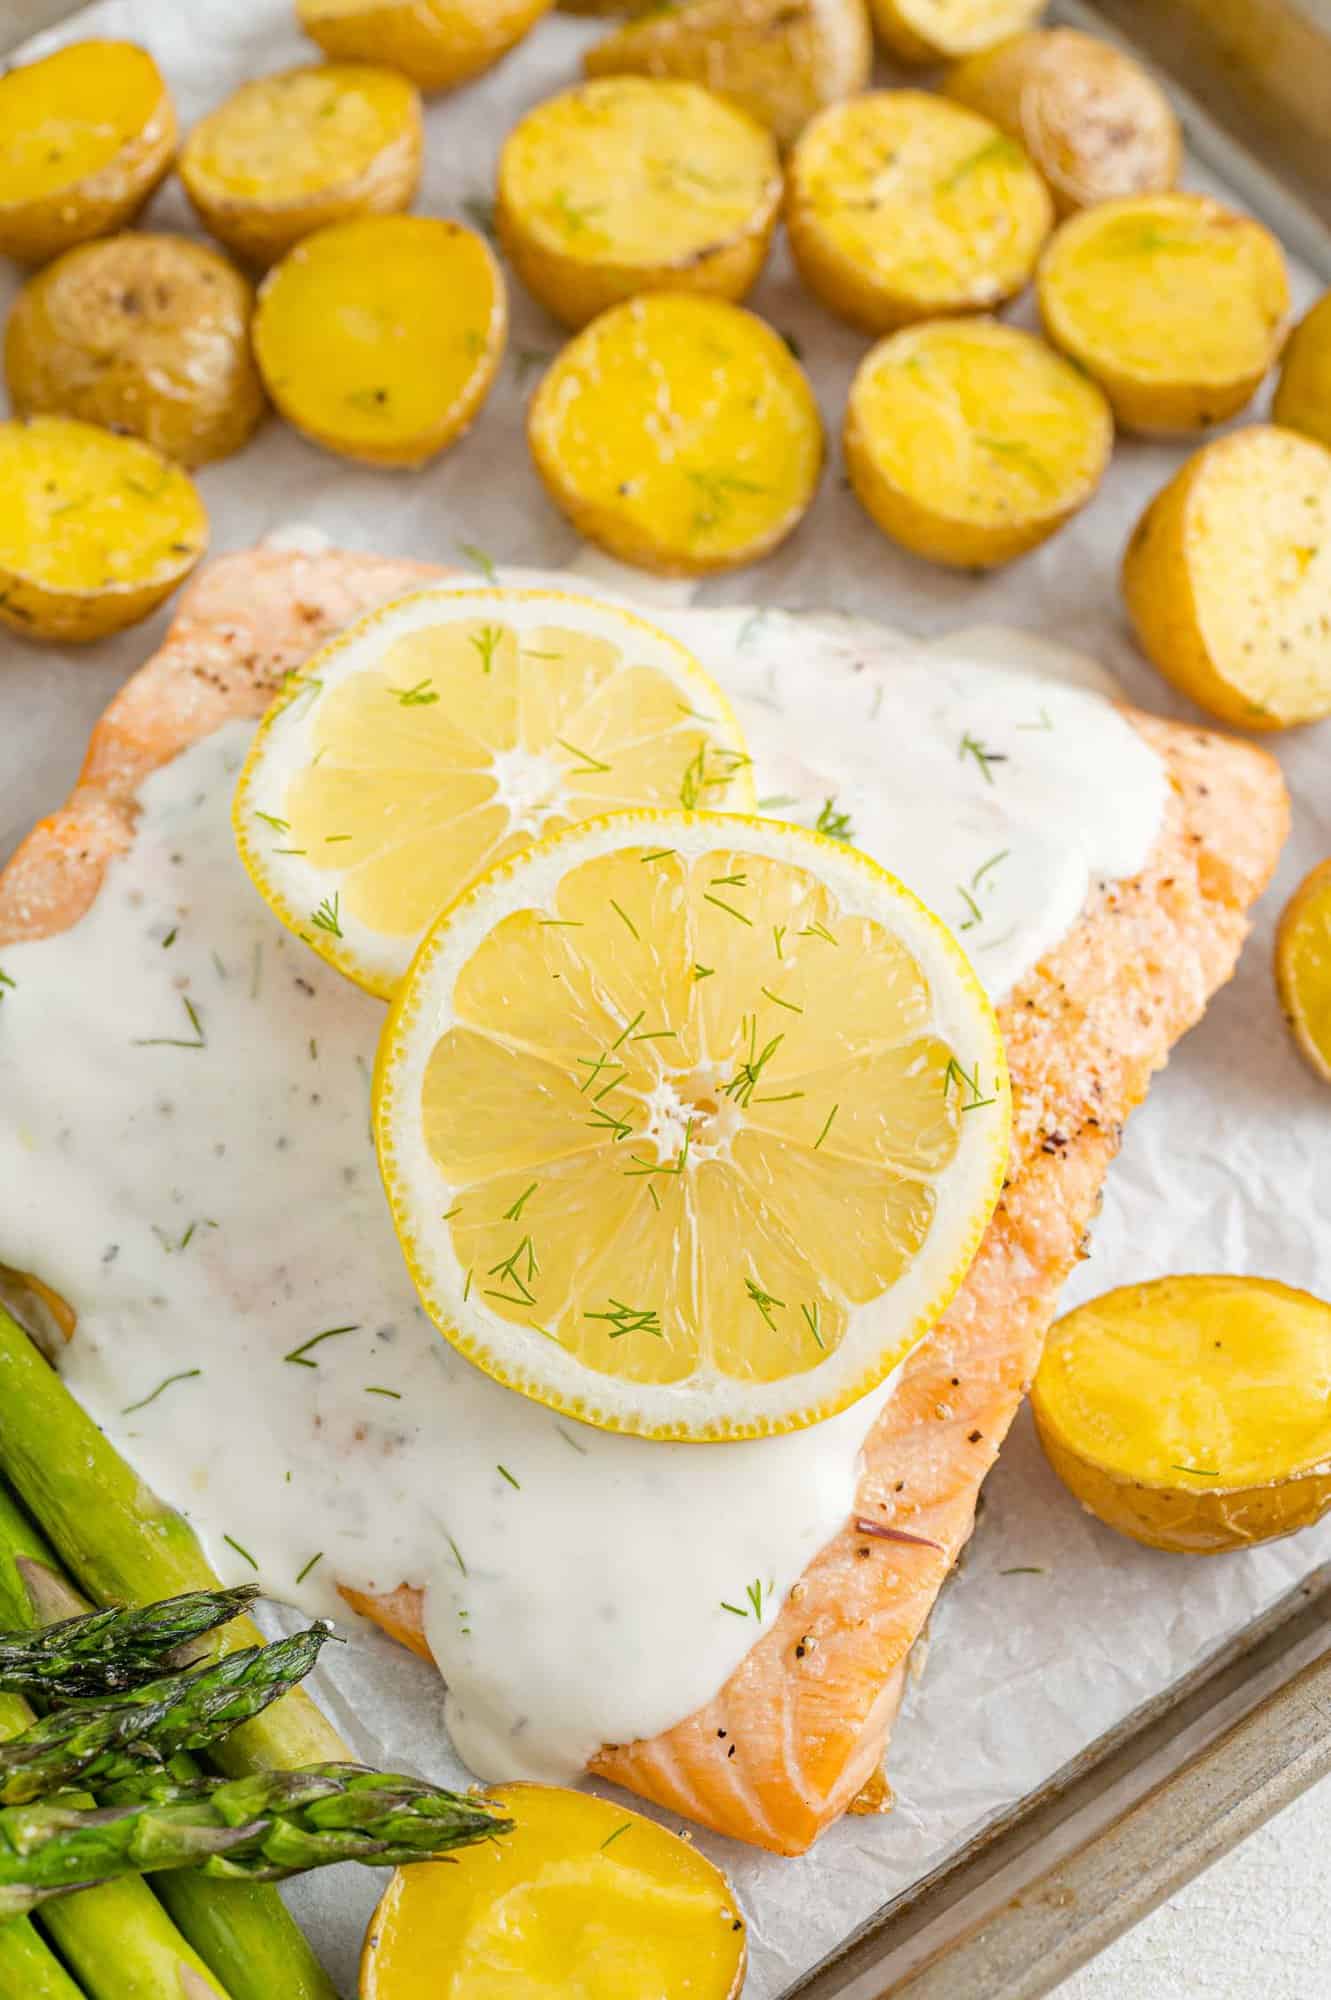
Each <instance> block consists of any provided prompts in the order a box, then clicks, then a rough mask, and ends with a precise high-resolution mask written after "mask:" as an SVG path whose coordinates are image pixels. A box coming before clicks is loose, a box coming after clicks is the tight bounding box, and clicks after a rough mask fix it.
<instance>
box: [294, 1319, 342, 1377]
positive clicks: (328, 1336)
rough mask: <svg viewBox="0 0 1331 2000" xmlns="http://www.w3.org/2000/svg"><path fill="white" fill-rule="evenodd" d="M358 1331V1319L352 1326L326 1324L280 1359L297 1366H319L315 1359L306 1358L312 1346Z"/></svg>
mask: <svg viewBox="0 0 1331 2000" xmlns="http://www.w3.org/2000/svg"><path fill="white" fill-rule="evenodd" d="M359 1332H360V1322H359V1320H358V1321H357V1322H356V1323H355V1325H353V1326H327V1327H325V1328H324V1330H323V1332H322V1333H315V1334H311V1336H310V1338H309V1339H308V1340H303V1341H302V1342H301V1344H300V1346H299V1347H293V1348H292V1350H291V1352H290V1353H289V1354H284V1355H283V1356H282V1359H283V1360H284V1361H290V1362H292V1363H293V1364H294V1365H295V1366H296V1367H297V1368H317V1367H318V1366H319V1364H318V1362H317V1361H310V1360H309V1359H307V1357H308V1355H309V1352H310V1349H311V1348H312V1347H318V1346H319V1345H320V1343H321V1342H322V1341H325V1340H338V1339H340V1338H341V1336H342V1335H343V1334H344V1333H359Z"/></svg>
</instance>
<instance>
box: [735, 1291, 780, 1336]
mask: <svg viewBox="0 0 1331 2000" xmlns="http://www.w3.org/2000/svg"><path fill="white" fill-rule="evenodd" d="M744 1289H745V1291H746V1292H747V1294H748V1296H749V1300H750V1303H751V1304H753V1305H755V1306H757V1308H758V1310H759V1312H760V1313H761V1314H762V1316H763V1318H764V1319H765V1320H766V1322H767V1324H768V1326H769V1327H771V1329H772V1331H773V1332H775V1331H776V1321H775V1320H774V1319H773V1318H772V1313H773V1311H774V1310H780V1311H782V1312H784V1311H785V1308H786V1302H785V1300H784V1299H779V1298H777V1297H776V1296H775V1294H774V1293H772V1292H765V1291H764V1290H763V1288H762V1286H761V1285H760V1284H759V1283H758V1280H757V1279H756V1278H745V1280H744Z"/></svg>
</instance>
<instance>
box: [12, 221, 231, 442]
mask: <svg viewBox="0 0 1331 2000" xmlns="http://www.w3.org/2000/svg"><path fill="white" fill-rule="evenodd" d="M253 310H254V292H253V289H252V287H251V286H250V284H249V283H248V282H247V280H246V279H244V278H243V277H242V276H241V274H240V272H239V271H237V270H236V268H235V266H234V265H233V264H230V263H228V261H227V259H226V258H225V257H223V256H221V255H220V254H219V253H218V252H217V251H216V250H210V249H208V248H207V246H206V245H204V244H202V243H190V242H188V241H187V240H186V238H185V237H183V236H150V235H147V234H140V233H139V232H138V231H137V230H133V231H126V232H125V233H124V234H123V235H120V236H106V237H103V238H101V239H100V240H99V241H97V242H95V243H82V244H80V245H79V246H78V248H77V249H74V250H67V251H66V252H65V254H64V256H63V257H57V259H56V260H55V262H54V263H53V264H48V265H47V266H46V269H45V270H44V271H39V272H38V273H37V275H36V277H34V278H30V279H29V281H28V283H27V284H26V285H25V286H24V288H23V290H22V291H21V292H20V293H19V295H18V298H17V299H16V300H15V303H14V309H13V311H12V312H11V314H10V316H9V324H8V326H7V327H6V329H5V376H6V379H7V381H8V384H9V395H10V400H11V402H12V403H13V405H14V409H15V411H16V413H17V414H18V415H19V416H24V417H28V416H35V415H38V414H45V413H51V412H55V413H58V414H60V415H62V416H67V417H81V418H82V419H83V420H84V422H85V423H90V424H105V425H106V426H107V428H108V429H109V430H118V431H128V432H130V433H131V434H132V435H133V436H135V437H141V438H143V439H144V440H145V441H146V442H147V443H148V444H150V445H153V446H154V447H155V448H156V449H157V450H158V451H160V452H164V453H165V454H166V456H167V457H168V458H174V459H178V460H179V462H180V463H181V464H182V465H202V464H204V463H206V461H207V460H209V459H214V458H225V457H226V456H227V454H228V453H229V452H233V451H239V449H240V447H241V446H242V445H243V444H244V442H245V440H246V439H247V438H248V437H249V435H250V433H251V432H252V431H253V429H254V427H255V425H256V424H257V423H258V421H259V419H260V417H261V416H262V415H263V412H264V409H265V407H266V401H265V397H264V393H263V384H262V383H261V382H260V380H259V371H258V369H257V368H256V367H255V365H254V357H253V355H252V354H251V353H250V315H251V313H252V312H253Z"/></svg>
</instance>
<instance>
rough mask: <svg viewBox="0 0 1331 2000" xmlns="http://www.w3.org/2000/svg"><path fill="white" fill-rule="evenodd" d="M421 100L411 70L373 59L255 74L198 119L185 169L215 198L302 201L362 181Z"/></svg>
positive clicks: (268, 202) (413, 115) (405, 129)
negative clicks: (398, 70) (380, 65)
mask: <svg viewBox="0 0 1331 2000" xmlns="http://www.w3.org/2000/svg"><path fill="white" fill-rule="evenodd" d="M417 103H418V99H417V97H416V92H415V90H414V89H413V88H412V86H411V84H410V83H408V82H407V80H406V78H405V77H401V76H398V75H396V74H395V73H394V72H393V71H392V70H388V69H375V68H373V67H371V66H370V65H369V64H353V63H317V64H312V65H310V66H309V67H308V68H306V69H297V70H289V71H287V72H286V73H285V74H284V75H281V76H265V77H256V78H255V79H254V80H253V82H251V83H244V84H242V85H241V87H240V89H239V90H237V91H236V92H235V93H234V94H233V95H232V96H231V97H229V98H228V99H227V101H226V103H225V104H223V105H221V106H219V108H218V109H217V110H216V111H214V112H212V113H211V115H210V116H209V117H207V118H205V119H203V120H202V121H201V122H200V123H199V124H198V125H196V126H195V128H194V131H193V132H192V133H191V134H190V137H189V141H188V143H187V145H186V147H185V151H184V153H183V155H182V158H181V171H182V173H183V174H184V175H185V176H186V178H187V180H190V181H195V182H197V183H198V184H199V185H200V186H202V187H206V188H207V190H208V192H209V193H210V194H212V195H214V196H217V195H223V196H227V197H230V198H232V199H236V200H244V201H260V202H263V203H265V204H266V205H270V206H273V205H279V204H282V203H286V202H297V201H300V200H302V199H303V198H304V197H307V196H309V195H319V194H323V193H325V192H327V191H328V190H329V189H331V188H335V187H337V186H339V185H341V184H344V183H347V182H352V181H356V180H359V179H360V177H361V176H362V175H363V174H365V173H366V172H367V171H368V170H369V169H370V168H372V166H373V165H374V162H375V161H376V160H377V159H378V158H379V156H380V155H381V154H382V153H383V151H384V149H385V148H386V147H389V146H392V145H395V144H396V143H397V142H398V141H399V140H400V139H401V138H402V137H403V135H404V133H408V132H410V130H411V128H412V126H413V124H414V122H415V119H416V106H417Z"/></svg>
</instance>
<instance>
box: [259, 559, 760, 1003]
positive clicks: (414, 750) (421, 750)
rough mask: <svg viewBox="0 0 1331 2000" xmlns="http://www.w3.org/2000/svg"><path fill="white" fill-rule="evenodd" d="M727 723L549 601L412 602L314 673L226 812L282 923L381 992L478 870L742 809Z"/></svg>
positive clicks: (641, 655) (744, 781)
mask: <svg viewBox="0 0 1331 2000" xmlns="http://www.w3.org/2000/svg"><path fill="white" fill-rule="evenodd" d="M750 797H751V787H750V780H749V776H748V756H747V752H746V751H745V749H744V746H743V741H742V738H741V736H740V733H739V729H738V726H737V725H736V724H735V722H734V719H733V716H732V715H731V714H730V711H729V709H728V707H727V705H726V703H725V701H724V699H723V697H722V696H721V694H720V692H719V690H718V689H716V688H715V687H713V685H712V683H711V682H710V680H708V678H707V677H706V675H704V674H703V672H702V670H701V668H699V667H698V666H697V665H696V664H695V662H694V661H693V659H692V656H691V655H690V654H689V653H687V652H686V651H685V649H684V648H683V647H682V646H678V645H676V644H675V642H674V641H673V640H670V639H667V638H666V637H665V636H664V634H662V633H659V632H657V631H656V630H655V629H654V628H653V627H651V626H648V625H645V624H643V623H642V621H640V620H638V619H636V618H634V617H633V616H632V615H631V614H629V613H622V612H617V611H613V610H611V609H609V608H608V607H606V606H601V605H593V604H589V603H588V602H587V601H585V600H583V599H580V598H577V597H574V596H571V595H565V594H563V593H560V592H548V593H541V592H522V591H514V592H508V591H504V590H500V589H495V590H483V589H476V590H466V589H460V590H458V591H455V592H446V591H441V592H431V593H423V594H422V595H420V596H419V597H417V598H414V599H409V600H405V601H404V603H403V604H402V605H400V606H398V607H390V609H389V611H388V612H387V613H376V614H372V615H371V617H370V618H369V619H367V620H363V621H362V622H361V624H360V625H359V626H357V627H353V628H352V630H351V632H350V634H348V635H344V639H343V640H339V641H335V642H334V644H333V645H332V646H331V647H329V648H327V649H325V651H324V653H322V654H320V655H317V656H316V658H315V659H314V660H313V661H312V662H311V664H310V668H309V671H308V675H307V677H305V678H303V679H302V680H301V681H299V682H297V683H296V684H295V685H294V686H293V688H292V689H291V690H289V691H288V694H287V695H285V696H283V697H280V698H279V701H278V703H277V705H276V707H275V710H274V712H273V714H272V716H271V717H270V721H269V724H268V726H267V727H266V728H265V730H264V731H263V732H262V733H261V735H260V737H259V739H258V740H257V741H256V745H255V748H254V751H253V752H252V753H251V757H250V760H249V763H248V765H247V767H246V771H245V772H244V773H243V774H242V778H241V785H240V791H239V794H238V800H237V810H236V826H237V831H238V835H239V838H240V844H241V850H242V854H243V855H244V857H245V860H246V865H247V866H248V867H249V868H250V870H251V873H252V874H253V875H254V878H255V880H256V882H257V883H258V886H259V887H260V889H261V890H262V892H263V893H264V894H265V895H266V896H267V897H268V898H269V900H270V901H271V902H273V904H274V907H275V908H276V909H277V911H278V913H279V915H281V916H282V917H283V919H284V921H286V922H288V923H289V924H290V925H291V927H292V928H294V929H297V930H299V931H300V932H301V934H302V935H303V936H305V937H306V938H307V940H308V941H309V942H310V943H312V944H313V945H314V946H315V947H316V949H319V950H321V951H322V952H323V953H324V955H325V956H327V957H329V958H331V959H332V960H333V962H334V963H335V964H338V965H340V966H341V968H342V969H343V970H344V971H347V972H349V973H350V974H351V976H352V977H353V978H357V979H359V980H361V982H362V983H363V984H366V985H369V986H371V987H372V989H373V990H375V991H378V992H383V993H389V992H391V991H392V990H393V988H394V986H395V985H396V982H397V980H398V979H399V978H400V976H401V974H402V972H403V971H405V969H406V966H407V964H408V962H409V960H410V958H411V954H412V952H413V951H414V949H415V947H416V944H417V943H418V942H419V939H420V936H421V934H422V932H423V931H424V930H425V928H426V926H427V925H428V924H430V923H431V922H432V921H433V920H434V918H435V917H437V916H438V915H439V912H440V911H441V910H442V909H443V908H444V907H445V906H446V905H447V904H448V903H450V902H451V901H453V899H454V898H455V897H456V896H458V895H459V894H460V893H461V892H462V891H463V890H464V889H465V888H466V887H467V885H468V884H469V883H470V882H472V881H473V880H474V879H475V877H476V876H477V875H478V874H479V873H480V872H481V871H482V870H483V869H485V868H487V867H489V866H491V865H492V864H493V863H495V862H498V861H502V860H503V859H504V858H505V857H507V856H509V855H512V854H515V853H517V852H519V851H520V850H522V849H523V848H525V847H527V846H529V845H530V844H531V842H532V840H533V839H534V838H535V837H537V836H538V835H539V834H542V833H548V832H554V831H557V830H558V829H560V828H561V827H566V826H569V825H572V824H573V823H574V822H576V821H578V820H585V819H588V818H591V817H593V816H596V815H600V814H603V813H605V812H608V811H611V810H613V809H615V808H616V807H621V806H635V805H644V804H653V803H657V802H659V803H662V804H669V805H679V804H681V803H683V802H687V803H689V804H693V805H714V804H721V803H724V802H725V801H727V800H734V801H738V802H739V803H746V802H747V801H748V799H749V798H750Z"/></svg>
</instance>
